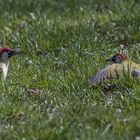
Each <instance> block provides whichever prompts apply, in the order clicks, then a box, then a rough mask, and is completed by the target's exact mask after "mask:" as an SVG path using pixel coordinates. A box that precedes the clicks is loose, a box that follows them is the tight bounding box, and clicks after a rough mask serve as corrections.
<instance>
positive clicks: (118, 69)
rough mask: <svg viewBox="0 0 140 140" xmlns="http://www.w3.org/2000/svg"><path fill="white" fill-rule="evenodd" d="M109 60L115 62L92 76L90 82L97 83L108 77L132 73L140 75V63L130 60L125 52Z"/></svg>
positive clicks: (113, 77) (112, 77)
mask: <svg viewBox="0 0 140 140" xmlns="http://www.w3.org/2000/svg"><path fill="white" fill-rule="evenodd" d="M107 61H111V62H113V63H114V64H112V65H109V66H107V67H106V68H104V69H102V70H101V71H100V72H99V73H97V74H96V75H95V76H94V77H92V78H91V80H90V84H92V85H96V84H98V83H101V82H103V81H104V80H108V79H115V78H118V77H123V76H124V75H127V74H128V73H130V74H131V75H132V76H135V77H139V76H140V65H139V64H136V63H134V62H132V61H129V60H128V58H127V57H126V56H125V55H124V54H117V55H115V56H113V57H111V58H109V59H107Z"/></svg>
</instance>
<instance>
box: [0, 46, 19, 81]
mask: <svg viewBox="0 0 140 140" xmlns="http://www.w3.org/2000/svg"><path fill="white" fill-rule="evenodd" d="M17 53H19V52H17V51H16V50H13V49H11V48H8V47H6V48H1V50H0V74H1V79H3V80H5V79H6V76H7V73H8V67H9V60H10V58H11V57H12V56H13V55H15V54H17Z"/></svg>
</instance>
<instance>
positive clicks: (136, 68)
mask: <svg viewBox="0 0 140 140" xmlns="http://www.w3.org/2000/svg"><path fill="white" fill-rule="evenodd" d="M132 75H133V76H136V77H139V76H140V65H139V64H136V63H133V71H132Z"/></svg>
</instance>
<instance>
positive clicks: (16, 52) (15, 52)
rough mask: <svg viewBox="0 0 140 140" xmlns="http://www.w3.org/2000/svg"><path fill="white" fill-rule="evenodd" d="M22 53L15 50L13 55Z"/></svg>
mask: <svg viewBox="0 0 140 140" xmlns="http://www.w3.org/2000/svg"><path fill="white" fill-rule="evenodd" d="M20 53H22V51H19V50H13V54H20Z"/></svg>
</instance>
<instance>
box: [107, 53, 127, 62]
mask: <svg viewBox="0 0 140 140" xmlns="http://www.w3.org/2000/svg"><path fill="white" fill-rule="evenodd" d="M125 60H128V58H127V57H126V56H125V54H117V55H114V56H113V57H111V58H108V59H106V61H111V62H113V63H122V62H123V61H125Z"/></svg>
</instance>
